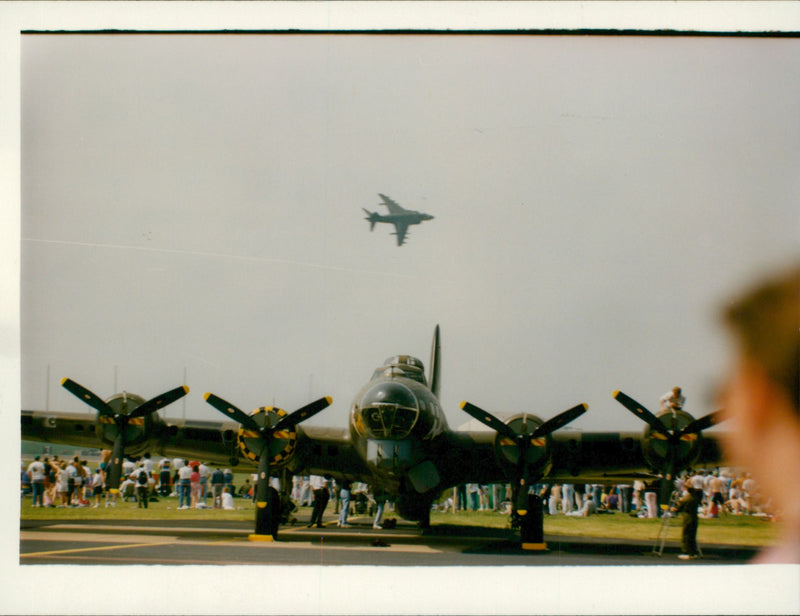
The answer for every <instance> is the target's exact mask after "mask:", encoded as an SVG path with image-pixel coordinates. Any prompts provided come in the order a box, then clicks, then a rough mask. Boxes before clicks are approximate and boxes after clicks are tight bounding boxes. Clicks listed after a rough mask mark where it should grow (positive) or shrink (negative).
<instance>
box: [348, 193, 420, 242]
mask: <svg viewBox="0 0 800 616" xmlns="http://www.w3.org/2000/svg"><path fill="white" fill-rule="evenodd" d="M378 195H379V196H380V198H381V199H382V200H383V205H385V206H386V207H387V208H388V209H389V213H388V214H386V215H382V214H378V212H370V211H369V210H368V209H366V208H361V209H363V210H364V211H365V212H366V213H367V217H366V218H365V220H368V221H369V230H370V231H372V230H374V229H375V223H376V222H388V223H391V224H393V225H394V229H395V230H394V233H393V234H392V235H396V236H397V245H398V246H402V245H403V243H404V242H405V239H406V233H407V232H408V227H409V225H418V224H420V223H421V222H424V221H426V220H433V216H431V215H430V214H426V213H425V212H417V211H416V210H407V209H405V208H403V207H401V206H400V205H399V204H398V203H397V202H395V201H394V200H392V199H390V198H389V197H387V196H386V195H382V194H381V193H378Z"/></svg>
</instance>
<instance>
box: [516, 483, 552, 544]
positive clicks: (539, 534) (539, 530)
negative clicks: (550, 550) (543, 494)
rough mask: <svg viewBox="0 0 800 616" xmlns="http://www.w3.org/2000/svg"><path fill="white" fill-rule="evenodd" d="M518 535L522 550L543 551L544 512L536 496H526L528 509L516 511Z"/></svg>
mask: <svg viewBox="0 0 800 616" xmlns="http://www.w3.org/2000/svg"><path fill="white" fill-rule="evenodd" d="M517 515H518V516H519V535H520V543H521V547H522V549H523V550H533V551H544V550H547V544H546V543H545V541H544V511H543V509H542V499H541V498H539V496H537V495H536V494H528V508H527V509H526V510H525V511H524V512H523V511H521V510H520V511H518V512H517Z"/></svg>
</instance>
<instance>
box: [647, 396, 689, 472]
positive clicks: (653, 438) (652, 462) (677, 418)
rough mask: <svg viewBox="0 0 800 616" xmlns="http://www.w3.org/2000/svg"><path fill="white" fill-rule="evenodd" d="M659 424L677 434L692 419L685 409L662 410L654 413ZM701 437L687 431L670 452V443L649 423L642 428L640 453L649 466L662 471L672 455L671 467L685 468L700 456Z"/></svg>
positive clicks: (676, 468) (665, 468)
mask: <svg viewBox="0 0 800 616" xmlns="http://www.w3.org/2000/svg"><path fill="white" fill-rule="evenodd" d="M656 417H657V419H658V420H659V421H660V422H661V424H662V425H663V426H664V427H665V428H666V429H667V430H668V431H670V432H671V433H672V434H677V433H679V432H680V431H681V430H683V429H684V428H685V427H686V426H688V425H689V424H690V423H692V422H693V421H694V417H692V416H691V415H690V414H689V413H687V412H685V411H679V410H676V411H671V410H668V411H663V412H661V413H660V414H658V415H656ZM702 439H703V437H702V436H701V435H700V434H699V433H697V432H689V433H687V434H684V435H682V436H681V437H680V439H678V440H676V441H675V442H674V444H673V445H672V447H673V448H674V449H673V451H672V452H671V454H670V443H669V439H667V437H666V436H664V435H663V434H661V433H660V432H658V431H657V430H654V429H653V428H652V427H651V426H650V425H647V427H645V429H644V434H643V436H642V454H643V455H644V459H645V461H646V462H647V464H648V465H649V467H650V468H651V469H652V470H653V471H655V472H657V473H664V472H665V471H666V470H667V467H668V460H669V456H670V455H672V457H673V468H674V469H675V470H676V472H677V471H678V470H679V469H686V468H689V467H690V466H692V465H693V464H694V463H695V462H696V461H697V459H698V457H699V456H700V449H701V446H702Z"/></svg>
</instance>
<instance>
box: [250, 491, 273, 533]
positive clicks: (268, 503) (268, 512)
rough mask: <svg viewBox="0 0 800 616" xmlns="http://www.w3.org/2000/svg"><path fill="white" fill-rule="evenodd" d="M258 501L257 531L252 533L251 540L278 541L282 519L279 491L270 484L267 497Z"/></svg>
mask: <svg viewBox="0 0 800 616" xmlns="http://www.w3.org/2000/svg"><path fill="white" fill-rule="evenodd" d="M263 505H264V506H262V503H260V502H257V503H256V532H255V533H254V534H252V535H250V537H249V539H250V540H251V541H277V539H278V525H279V524H280V521H281V497H280V495H279V494H278V491H277V490H276V489H275V488H273V487H272V486H269V487H268V488H267V498H266V499H265V502H264V503H263Z"/></svg>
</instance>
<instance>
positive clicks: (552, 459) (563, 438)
mask: <svg viewBox="0 0 800 616" xmlns="http://www.w3.org/2000/svg"><path fill="white" fill-rule="evenodd" d="M446 438H447V443H446V445H444V446H443V447H442V457H441V459H440V460H437V464H439V465H441V468H440V469H439V470H440V473H441V474H442V476H443V479H444V478H445V477H446V479H445V481H446V483H447V484H448V485H458V484H462V483H480V484H490V483H507V482H509V481H511V480H512V476H513V474H514V469H513V466H512V465H510V464H508V463H506V464H503V462H502V460H501V456H499V455H498V447H501V448H503V447H507V448H510V447H511V446H512V443H511V441H510V440H506V437H504V436H503V435H498V434H497V433H496V432H494V431H491V430H476V431H456V432H451V433H450V434H448V435H447V436H446ZM643 441H644V437H643V435H642V433H641V432H583V431H580V432H579V431H571V430H565V431H562V432H559V433H558V434H553V435H552V437H551V440H550V443H549V452H548V453H547V456H548V458H549V463H548V464H547V467H549V468H545V467H544V466H540V467H539V468H540V470H542V471H546V472H545V474H544V475H543V476H541V477H540V478H537V479H534V481H540V482H541V483H574V484H585V483H600V484H605V485H608V484H629V483H631V482H633V481H634V480H635V479H641V480H642V481H645V482H651V481H655V480H657V479H659V478H660V477H661V474H660V470H659V469H654V468H652V467H651V466H652V465H651V464H650V463H649V462H648V460H647V459H646V458H645V456H644V453H643V449H644V448H643V445H644V443H643ZM544 446H545V443H544V442H538V443H533V448H539V447H542V448H543V447H544ZM542 453H544V451H543V452H542ZM720 460H722V447H721V443H720V440H719V439H718V438H717V437H716V435H714V434H706V435H704V437H703V439H702V443H701V449H700V452H699V455H698V459H697V460H696V463H697V464H703V463H705V464H713V465H716V464H719V462H720Z"/></svg>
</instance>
